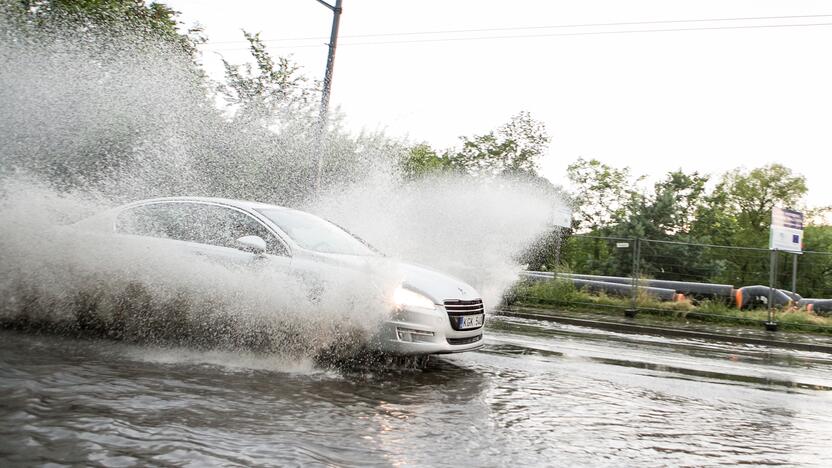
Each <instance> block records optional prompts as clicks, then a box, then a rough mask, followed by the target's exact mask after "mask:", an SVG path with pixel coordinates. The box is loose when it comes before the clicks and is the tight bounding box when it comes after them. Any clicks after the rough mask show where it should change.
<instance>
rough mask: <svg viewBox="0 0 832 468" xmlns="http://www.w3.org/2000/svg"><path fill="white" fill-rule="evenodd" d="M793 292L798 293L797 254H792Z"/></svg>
mask: <svg viewBox="0 0 832 468" xmlns="http://www.w3.org/2000/svg"><path fill="white" fill-rule="evenodd" d="M792 293H793V294H797V254H796V253H793V254H792Z"/></svg>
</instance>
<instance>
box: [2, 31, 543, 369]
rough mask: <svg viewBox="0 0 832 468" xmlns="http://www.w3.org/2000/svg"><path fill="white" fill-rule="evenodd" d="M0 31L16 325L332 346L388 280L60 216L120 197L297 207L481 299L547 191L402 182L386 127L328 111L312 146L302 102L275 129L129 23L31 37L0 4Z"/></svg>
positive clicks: (194, 340)
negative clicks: (187, 249) (204, 198)
mask: <svg viewBox="0 0 832 468" xmlns="http://www.w3.org/2000/svg"><path fill="white" fill-rule="evenodd" d="M15 28H23V30H16V29H15ZM0 32H2V34H0V59H2V61H3V63H4V66H3V67H0V84H2V86H0V135H2V139H3V141H4V145H3V147H2V149H0V181H2V184H0V205H2V206H0V216H2V219H3V220H4V223H3V225H2V226H0V255H2V258H3V262H2V265H0V296H2V297H3V299H2V301H0V318H4V319H14V320H17V321H18V323H25V324H26V326H29V327H38V328H43V327H46V328H49V329H51V330H53V331H59V332H62V333H70V334H73V333H82V332H84V333H88V332H89V333H96V334H99V335H103V336H108V337H113V338H119V339H123V340H127V341H135V342H145V343H163V342H164V343H171V342H172V343H175V344H181V345H184V346H191V347H222V348H231V349H265V350H268V351H272V352H279V353H284V354H288V355H295V356H311V355H314V354H317V353H321V352H322V351H323V350H327V349H329V350H331V349H342V350H345V352H347V351H350V350H354V349H356V347H358V346H360V345H361V344H364V343H366V341H367V340H368V339H369V337H370V336H371V335H372V333H373V330H374V329H375V327H376V326H377V324H378V323H379V321H380V320H383V318H384V317H385V316H386V315H385V314H386V313H387V311H388V310H389V307H390V306H389V304H387V303H385V302H384V297H386V292H387V291H389V290H391V289H392V288H393V287H394V284H395V283H396V281H400V280H401V278H398V277H396V276H395V275H394V274H389V275H385V274H382V275H381V278H380V279H379V280H378V281H374V282H368V281H367V280H366V278H363V277H358V276H353V277H343V278H339V279H337V280H335V279H333V281H332V283H331V284H329V285H328V287H327V289H326V291H325V292H323V294H322V295H318V294H315V293H313V292H312V291H311V289H312V288H313V286H311V285H309V284H305V283H304V282H303V281H302V280H299V279H298V278H295V277H292V276H289V275H287V274H284V273H281V272H276V271H268V272H267V271H241V270H239V269H233V268H229V267H227V266H223V265H217V264H211V263H208V262H205V261H202V260H198V259H194V258H191V257H187V256H185V254H184V253H183V252H177V251H176V249H174V248H172V247H170V246H166V245H164V243H162V242H155V243H154V242H151V244H152V245H153V247H152V248H148V244H147V242H141V243H139V242H136V241H135V240H131V239H129V238H118V239H116V238H114V237H113V236H105V235H101V234H90V233H85V234H81V233H78V232H76V231H74V230H72V229H71V228H66V227H62V226H63V225H65V224H67V223H69V222H72V221H77V220H79V219H81V218H83V217H85V216H88V215H90V214H93V213H95V212H97V211H100V210H103V209H106V208H109V207H112V206H113V205H116V204H119V203H123V202H124V201H127V200H135V199H140V198H147V197H153V196H165V195H208V196H223V197H229V198H239V199H253V200H257V201H263V202H271V203H277V204H283V205H289V206H295V207H301V208H306V209H308V210H310V211H313V212H316V213H318V214H321V215H323V216H325V217H328V218H330V219H332V220H333V221H335V222H337V223H339V224H340V225H342V226H344V227H346V228H348V229H349V230H351V231H353V232H354V233H356V234H357V235H359V236H361V237H363V238H365V239H367V240H369V241H370V242H371V243H373V244H375V245H376V246H377V247H379V248H380V249H381V250H382V251H385V252H387V253H389V254H392V255H393V256H396V257H399V258H402V259H405V260H409V261H415V262H418V263H422V264H425V265H427V266H432V267H435V268H437V269H439V270H442V271H447V272H449V273H452V274H455V275H456V276H458V277H460V278H461V279H463V280H466V281H468V282H470V283H472V284H473V285H475V286H476V287H477V288H479V289H480V291H481V292H482V294H483V296H484V299H485V301H486V303H487V304H488V305H489V306H491V307H493V306H494V305H495V304H496V303H497V302H498V300H499V297H500V294H501V293H502V291H503V290H504V289H505V288H506V287H507V286H508V285H509V284H511V283H512V282H513V281H514V279H515V276H516V275H515V274H516V271H517V270H518V269H519V268H520V266H519V265H518V263H517V260H516V257H517V255H518V253H519V252H520V251H522V250H523V249H524V248H525V247H527V246H528V245H529V244H530V243H532V242H533V241H534V240H535V239H536V238H538V237H539V236H540V235H542V234H543V233H545V232H546V231H547V230H548V227H547V220H548V219H549V213H550V212H551V208H552V206H553V205H554V204H555V203H557V202H558V200H557V198H556V196H555V195H554V194H552V193H549V192H546V191H545V190H541V189H539V188H538V187H536V186H534V185H533V184H530V183H528V182H523V181H509V180H494V179H491V180H483V179H480V180H477V179H472V178H466V177H461V176H448V177H436V178H429V179H423V180H419V181H415V182H405V181H403V180H402V178H401V177H400V176H399V174H398V169H397V168H398V161H399V160H400V158H401V155H402V152H403V150H404V146H403V145H402V143H401V142H397V141H394V140H391V139H389V138H386V137H384V136H383V135H379V134H372V135H368V134H363V135H359V136H351V135H349V134H347V133H345V132H343V131H342V130H340V129H339V128H338V126H337V121H336V124H335V125H333V126H332V127H331V128H330V129H328V131H327V133H326V138H325V142H324V144H323V145H321V146H319V145H316V144H314V139H313V137H314V135H313V133H314V132H313V131H312V128H313V127H314V125H313V121H311V120H309V119H310V116H309V115H307V114H306V113H302V112H301V113H299V114H297V115H281V116H277V117H276V118H279V119H280V125H279V126H274V125H273V126H263V125H258V124H255V123H252V122H247V121H245V120H244V119H233V118H232V119H229V117H228V116H227V115H224V114H223V112H222V111H220V110H218V109H217V108H216V106H215V105H214V103H213V101H212V99H211V96H210V94H209V93H208V92H207V90H206V82H205V80H204V79H203V78H202V77H201V76H200V75H199V73H198V72H197V71H196V70H195V67H194V65H193V63H192V62H191V59H190V57H188V56H185V55H183V54H182V53H181V52H180V51H178V50H175V49H171V48H168V47H164V46H162V45H160V44H157V43H155V42H153V41H151V40H149V39H146V38H142V37H140V36H136V35H135V34H132V33H124V32H121V33H119V34H118V35H115V36H108V35H107V34H101V33H95V32H92V33H89V34H80V35H75V34H69V33H68V32H66V31H61V30H60V29H58V30H50V31H49V32H48V34H42V33H40V32H38V31H37V30H31V29H26V28H25V27H22V26H16V25H10V24H7V23H4V20H3V19H0ZM276 129H277V130H276ZM317 151H323V152H324V183H323V187H324V190H323V191H322V192H317V191H316V186H317V184H316V183H315V180H314V176H315V173H316V170H317V162H316V157H313V156H317V154H316V152H317ZM310 297H316V299H315V300H314V301H312V300H310Z"/></svg>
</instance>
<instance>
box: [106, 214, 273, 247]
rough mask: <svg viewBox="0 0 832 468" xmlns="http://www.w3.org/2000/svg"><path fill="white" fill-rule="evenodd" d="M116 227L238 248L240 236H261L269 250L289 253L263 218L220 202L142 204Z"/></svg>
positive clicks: (138, 232) (119, 218) (117, 221)
mask: <svg viewBox="0 0 832 468" xmlns="http://www.w3.org/2000/svg"><path fill="white" fill-rule="evenodd" d="M116 231H117V232H121V233H125V234H134V235H140V236H150V237H161V238H168V239H175V240H181V241H186V242H196V243H200V244H208V245H216V246H220V247H229V248H234V249H236V248H239V247H238V245H237V239H239V238H241V237H244V236H259V237H260V238H262V239H263V240H264V241H266V252H267V253H270V254H273V255H283V256H288V254H289V253H288V252H287V251H286V248H285V246H284V245H283V243H282V242H280V240H278V239H277V237H276V236H275V235H274V234H273V233H272V232H271V231H269V230H268V229H267V228H266V227H265V226H264V225H263V224H261V223H260V222H259V221H257V220H256V219H254V218H253V217H251V216H249V215H247V214H245V213H243V212H240V211H237V210H234V209H231V208H227V207H223V206H217V205H207V204H201V203H181V202H180V203H155V204H150V205H142V206H139V207H136V208H132V209H129V210H126V211H124V212H122V213H121V214H119V216H118V218H117V220H116Z"/></svg>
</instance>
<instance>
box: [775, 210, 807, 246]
mask: <svg viewBox="0 0 832 468" xmlns="http://www.w3.org/2000/svg"><path fill="white" fill-rule="evenodd" d="M768 248H769V249H771V250H785V251H786V252H794V253H801V252H802V251H803V213H801V212H799V211H794V210H787V209H785V208H777V207H774V209H772V210H771V234H770V236H769V246H768Z"/></svg>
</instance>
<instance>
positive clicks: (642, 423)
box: [0, 317, 832, 466]
mask: <svg viewBox="0 0 832 468" xmlns="http://www.w3.org/2000/svg"><path fill="white" fill-rule="evenodd" d="M488 336H489V338H488V340H487V342H486V347H485V348H483V349H482V350H481V351H478V352H471V353H466V354H461V355H454V356H448V357H442V358H439V359H434V360H433V361H432V363H431V364H430V365H429V367H428V368H426V369H424V370H412V369H400V370H372V371H362V372H358V371H355V372H344V371H337V372H336V371H330V370H319V369H316V368H314V367H313V366H312V365H311V364H309V363H304V362H282V361H281V360H280V359H279V358H276V357H273V356H271V357H270V356H258V355H239V354H228V353H219V352H216V353H213V352H197V351H192V350H184V349H158V348H148V347H139V346H134V345H126V344H122V343H114V342H102V341H83V340H74V339H66V338H60V337H54V336H31V335H25V334H21V333H17V332H11V331H0V460H3V462H2V465H4V466H15V465H31V464H48V463H54V464H57V465H107V466H131V465H141V466H146V465H164V466H205V465H208V464H212V465H244V466H251V465H278V466H299V465H303V466H308V465H316V464H319V465H337V466H391V465H397V466H398V465H403V466H437V465H446V466H451V465H456V466H458V465H465V466H523V465H529V466H547V465H548V466H552V465H561V464H570V465H593V466H599V465H600V466H604V465H622V464H624V465H669V464H671V465H679V464H682V465H712V464H721V463H749V464H787V465H804V466H805V465H814V466H829V465H830V464H832V448H830V446H831V445H830V442H832V356H830V355H826V354H816V353H809V352H799V351H788V350H777V349H769V348H763V347H756V346H751V345H737V344H726V343H712V342H705V341H697V340H685V339H670V338H660V337H651V336H642V335H623V334H616V333H611V332H603V331H598V330H592V329H589V328H581V327H574V326H567V325H559V324H554V323H547V322H537V321H530V320H523V319H510V318H500V317H495V318H492V319H491V325H490V330H489V335H488Z"/></svg>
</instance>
